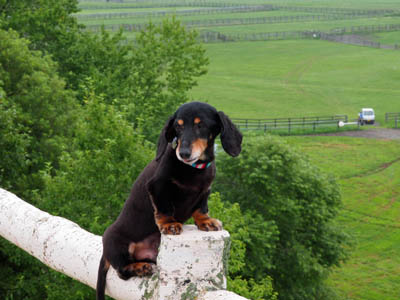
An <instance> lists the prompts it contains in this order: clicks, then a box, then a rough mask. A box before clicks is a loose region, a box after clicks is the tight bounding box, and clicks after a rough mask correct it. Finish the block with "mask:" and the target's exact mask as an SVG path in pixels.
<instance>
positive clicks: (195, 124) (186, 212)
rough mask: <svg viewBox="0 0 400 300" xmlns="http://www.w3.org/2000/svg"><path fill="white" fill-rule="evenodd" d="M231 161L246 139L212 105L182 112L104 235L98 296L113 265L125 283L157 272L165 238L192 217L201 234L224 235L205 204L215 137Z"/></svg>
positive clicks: (169, 123)
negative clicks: (203, 232)
mask: <svg viewBox="0 0 400 300" xmlns="http://www.w3.org/2000/svg"><path fill="white" fill-rule="evenodd" d="M218 135H220V139H221V144H222V148H223V149H224V150H225V152H227V153H228V154H229V155H231V156H232V157H235V156H237V155H239V153H240V151H241V143H242V134H241V133H240V132H239V130H238V129H237V128H236V126H235V125H234V124H233V123H232V121H231V120H230V119H229V118H228V117H227V116H226V115H225V114H224V113H223V112H222V111H217V110H216V109H215V108H214V107H212V106H211V105H209V104H206V103H202V102H190V103H186V104H183V105H182V106H180V107H179V108H178V110H177V111H176V112H175V114H174V115H173V116H171V117H170V118H169V119H168V121H167V122H166V124H165V126H164V128H163V130H162V131H161V134H160V137H159V139H158V145H157V153H156V157H155V159H154V160H152V161H151V162H150V163H149V164H148V165H147V166H146V167H145V168H144V170H143V171H142V173H141V174H140V175H139V176H138V178H137V180H136V181H135V183H134V185H133V187H132V190H131V193H130V196H129V198H128V200H127V201H126V202H125V204H124V207H123V209H122V211H121V213H120V215H119V216H118V218H117V220H116V221H115V222H114V223H113V224H112V225H111V226H110V227H108V228H107V229H106V231H105V232H104V235H103V255H102V257H101V260H100V265H99V271H98V278H97V288H96V295H97V299H98V300H102V299H104V297H105V296H104V293H105V286H106V276H107V272H108V269H109V268H110V265H111V266H112V267H113V268H114V269H115V270H116V271H117V273H118V276H119V277H120V278H122V279H124V280H126V279H128V278H130V277H132V276H148V275H151V274H152V273H153V270H154V265H155V263H156V259H157V254H158V247H159V245H160V238H161V234H173V235H177V234H180V233H181V232H182V224H183V223H184V222H185V221H187V220H188V219H189V218H190V217H192V218H193V219H194V222H195V224H196V226H197V228H198V229H199V230H203V231H217V230H222V223H221V222H220V221H219V220H217V219H213V218H211V217H209V216H208V205H207V200H208V196H209V195H210V187H211V183H212V181H213V179H214V177H215V161H214V159H215V154H214V142H215V138H216V137H217V136H218Z"/></svg>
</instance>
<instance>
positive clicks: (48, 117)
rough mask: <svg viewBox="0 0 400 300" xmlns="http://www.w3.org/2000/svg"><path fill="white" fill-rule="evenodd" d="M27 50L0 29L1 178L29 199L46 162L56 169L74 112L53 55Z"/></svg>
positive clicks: (22, 42)
mask: <svg viewBox="0 0 400 300" xmlns="http://www.w3.org/2000/svg"><path fill="white" fill-rule="evenodd" d="M28 46H29V42H28V41H27V40H26V39H21V38H19V37H18V34H17V33H16V32H15V31H12V30H9V31H4V30H1V29H0V51H1V55H0V78H1V81H0V90H1V91H2V92H1V94H2V98H1V99H0V108H1V111H0V114H1V116H2V122H1V125H0V136H1V139H0V140H1V141H0V144H1V146H2V147H1V150H0V151H1V153H2V155H1V160H0V180H1V182H2V183H3V182H4V183H5V186H6V187H7V188H9V189H11V190H12V191H13V192H15V193H17V194H18V195H20V196H21V197H23V198H25V199H31V192H32V190H35V189H40V188H41V184H42V182H41V180H40V178H39V176H38V172H39V171H40V170H41V169H43V168H44V166H45V164H46V163H47V162H51V163H52V164H53V165H55V166H56V165H57V161H58V157H59V155H60V153H61V151H62V150H63V149H64V147H66V145H67V144H66V143H65V139H66V138H68V137H70V136H71V133H72V128H73V123H74V112H75V109H76V105H75V99H74V97H73V93H72V92H71V91H69V90H67V89H65V82H64V81H63V80H62V79H60V77H59V76H58V75H57V69H56V65H55V64H54V63H53V62H52V60H51V59H50V57H49V56H43V55H42V53H41V52H39V51H31V50H29V48H28Z"/></svg>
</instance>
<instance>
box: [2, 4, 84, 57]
mask: <svg viewBox="0 0 400 300" xmlns="http://www.w3.org/2000/svg"><path fill="white" fill-rule="evenodd" d="M77 5H78V1H77V0H3V1H0V18H1V19H2V22H1V23H0V26H1V27H3V28H12V29H14V30H15V31H17V32H19V33H20V35H21V36H23V37H25V38H27V39H29V40H30V41H31V44H30V48H31V49H33V50H40V51H42V52H47V53H51V54H52V56H53V59H54V60H55V61H57V62H59V63H60V64H62V62H63V59H64V58H65V54H66V53H65V50H66V49H68V48H69V47H71V45H73V44H74V43H75V42H76V39H77V37H78V32H79V28H80V27H82V26H80V25H78V23H77V21H76V18H74V17H73V16H71V14H72V13H75V12H77V11H78V8H77ZM67 54H69V53H67Z"/></svg>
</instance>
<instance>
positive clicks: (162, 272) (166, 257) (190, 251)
mask: <svg viewBox="0 0 400 300" xmlns="http://www.w3.org/2000/svg"><path fill="white" fill-rule="evenodd" d="M0 235H1V236H2V237H4V238H5V239H7V240H9V241H10V242H12V243H14V244H15V245H17V246H18V247H20V248H22V249H24V250H25V251H27V252H28V253H30V254H31V255H33V256H34V257H36V258H37V259H39V260H40V261H42V262H43V263H44V264H46V265H47V266H49V267H50V268H53V269H55V270H57V271H59V272H62V273H64V274H66V275H68V276H70V277H72V278H74V279H76V280H78V281H80V282H82V283H84V284H86V285H89V286H91V287H92V288H95V286H96V281H97V270H98V266H99V261H100V257H101V254H102V242H101V237H100V236H96V235H94V234H92V233H90V232H87V231H85V230H83V229H82V228H80V227H79V226H78V225H77V224H75V223H73V222H71V221H69V220H66V219H64V218H61V217H56V216H52V215H50V214H48V213H46V212H44V211H41V210H39V209H37V208H36V207H34V206H32V205H30V204H28V203H26V202H24V201H23V200H21V199H19V198H18V197H17V196H15V195H14V194H12V193H10V192H8V191H6V190H4V189H1V188H0ZM228 250H229V233H228V232H227V231H224V230H223V231H217V232H203V231H199V230H197V228H196V227H195V226H193V225H191V226H190V225H187V226H184V229H183V233H182V234H181V235H179V236H170V235H162V238H161V245H160V249H159V255H158V258H157V270H156V272H155V274H154V275H153V276H152V277H149V278H144V279H141V278H131V279H129V280H127V281H124V280H121V279H120V278H119V277H118V276H117V274H116V272H115V271H114V270H113V269H112V268H110V271H109V272H108V276H107V288H106V294H108V295H109V296H111V297H113V298H115V299H130V300H134V299H144V298H145V299H153V300H155V299H163V300H168V299H170V300H174V299H195V298H196V299H199V300H211V299H212V300H224V299H230V300H240V299H242V300H243V299H245V298H243V297H241V296H238V295H236V294H234V293H231V292H228V291H225V290H224V289H225V288H226V277H225V272H226V269H227V266H226V263H227V257H226V256H227V255H228V253H229V251H228Z"/></svg>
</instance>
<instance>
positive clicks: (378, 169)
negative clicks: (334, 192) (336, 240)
mask: <svg viewBox="0 0 400 300" xmlns="http://www.w3.org/2000/svg"><path fill="white" fill-rule="evenodd" d="M286 139H287V140H288V141H289V143H291V144H292V145H293V146H294V147H296V148H298V149H299V150H301V151H302V153H305V154H307V155H308V156H309V157H310V160H311V162H312V163H313V164H315V165H317V166H319V167H320V168H321V169H322V170H323V171H325V172H328V173H331V174H333V175H335V176H336V177H337V178H339V184H340V186H341V190H342V195H343V209H342V212H341V214H340V216H339V218H338V222H340V223H341V224H342V225H343V226H344V228H346V231H347V232H348V233H349V234H350V235H351V236H352V241H353V246H352V249H351V252H350V253H351V254H350V257H349V260H348V261H347V262H346V263H345V264H344V265H343V266H342V267H340V268H336V269H335V270H334V272H333V274H332V275H331V276H330V278H329V280H328V282H329V285H330V286H332V287H333V288H334V289H335V290H336V291H337V293H338V294H339V299H362V300H372V299H373V300H395V299H399V295H400V280H399V270H400V256H399V255H398V253H400V234H399V232H400V223H399V219H400V201H399V200H400V189H399V186H400V177H399V176H397V174H400V152H399V147H400V142H398V141H387V140H374V139H366V138H348V137H287V138H286ZM382 149H385V150H384V151H382Z"/></svg>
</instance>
